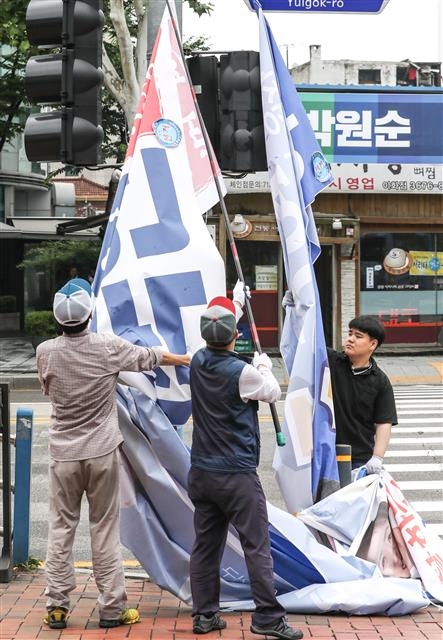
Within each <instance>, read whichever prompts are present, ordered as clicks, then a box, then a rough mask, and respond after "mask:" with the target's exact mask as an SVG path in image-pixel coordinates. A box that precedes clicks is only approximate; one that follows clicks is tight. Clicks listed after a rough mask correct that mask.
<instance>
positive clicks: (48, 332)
mask: <svg viewBox="0 0 443 640" xmlns="http://www.w3.org/2000/svg"><path fill="white" fill-rule="evenodd" d="M25 331H26V333H27V334H28V335H29V337H30V340H31V343H32V346H33V347H34V349H36V348H37V345H39V344H40V342H44V341H45V340H48V339H49V338H54V337H55V336H56V335H57V323H56V321H55V318H54V314H53V313H52V311H29V312H28V313H27V314H26V316H25Z"/></svg>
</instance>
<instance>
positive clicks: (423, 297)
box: [360, 233, 443, 344]
mask: <svg viewBox="0 0 443 640" xmlns="http://www.w3.org/2000/svg"><path fill="white" fill-rule="evenodd" d="M360 266H361V269H360V273H361V281H360V291H361V312H362V313H364V314H368V315H373V316H376V317H378V318H379V319H380V320H381V321H382V322H383V323H384V325H385V328H386V332H387V340H386V341H387V342H390V343H431V344H434V343H436V342H438V341H439V336H441V335H442V334H443V234H441V233H383V234H381V233H369V234H367V235H365V236H363V237H362V238H361V265H360Z"/></svg>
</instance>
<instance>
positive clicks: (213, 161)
mask: <svg viewBox="0 0 443 640" xmlns="http://www.w3.org/2000/svg"><path fill="white" fill-rule="evenodd" d="M166 3H167V6H168V9H169V13H170V16H171V21H172V24H173V26H174V31H175V35H176V38H177V41H178V43H179V45H180V53H181V56H182V61H183V66H184V68H185V71H186V75H187V78H188V82H189V84H190V85H191V86H192V79H191V76H190V73H189V69H188V65H187V64H186V60H185V56H184V54H183V49H182V47H181V43H180V34H179V32H178V30H177V25H176V24H175V20H174V16H173V14H172V11H171V6H170V3H169V0H166ZM192 95H193V98H194V105H195V110H196V113H197V115H198V120H199V123H200V127H201V130H202V133H203V138H204V141H205V145H206V150H207V152H208V158H209V161H210V163H211V169H212V175H213V177H214V182H215V185H216V188H217V193H218V199H219V202H220V208H221V210H222V213H223V218H224V221H225V228H226V233H227V235H228V240H229V245H230V247H231V252H232V258H233V260H234V265H235V269H236V272H237V276H238V278H239V280H241V281H242V282H243V283H244V281H245V279H244V277H243V271H242V268H241V264H240V259H239V257H238V252H237V247H236V245H235V240H234V235H233V233H232V229H231V225H230V220H229V215H228V211H227V209H226V205H225V201H224V198H223V193H222V190H221V187H220V183H219V178H218V175H217V163H216V159H215V156H214V152H213V149H212V145H211V142H210V140H209V136H208V132H207V131H206V127H205V123H204V121H203V117H202V114H201V112H200V108H199V106H198V102H197V98H196V97H195V94H194V92H192ZM245 309H246V315H247V316H248V321H249V325H250V327H251V334H252V338H253V340H254V346H255V350H256V351H258V353H262V348H261V345H260V340H259V337H258V333H257V327H256V325H255V320H254V316H253V314H252V308H251V303H250V302H249V298H248V296H247V295H246V294H245ZM269 406H270V409H271V415H272V420H273V423H274V429H275V437H276V441H277V444H278V446H279V447H282V446H283V445H285V444H286V440H285V436H284V434H283V433H282V430H281V426H280V422H279V419H278V414H277V409H276V408H275V404H274V403H270V405H269Z"/></svg>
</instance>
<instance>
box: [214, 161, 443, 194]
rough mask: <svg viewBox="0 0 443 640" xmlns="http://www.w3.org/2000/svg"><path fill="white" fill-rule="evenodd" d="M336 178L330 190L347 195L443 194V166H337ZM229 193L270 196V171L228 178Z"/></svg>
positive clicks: (332, 167) (328, 189) (226, 181)
mask: <svg viewBox="0 0 443 640" xmlns="http://www.w3.org/2000/svg"><path fill="white" fill-rule="evenodd" d="M331 171H332V175H333V178H334V181H333V182H332V184H330V185H329V186H328V187H327V188H326V189H325V193H327V192H328V191H329V192H337V193H338V192H340V193H343V192H346V193H352V192H354V193H412V194H416V195H417V194H419V195H420V194H427V193H440V194H441V193H443V165H441V164H440V165H435V164H428V165H421V164H417V165H414V164H394V163H392V164H369V163H368V164H367V163H361V164H360V163H358V164H347V163H345V164H335V163H333V164H332V165H331ZM225 185H226V188H227V190H228V193H270V191H271V185H270V183H269V177H268V173H267V171H258V172H256V173H250V174H247V175H246V176H244V177H243V178H233V177H230V178H225Z"/></svg>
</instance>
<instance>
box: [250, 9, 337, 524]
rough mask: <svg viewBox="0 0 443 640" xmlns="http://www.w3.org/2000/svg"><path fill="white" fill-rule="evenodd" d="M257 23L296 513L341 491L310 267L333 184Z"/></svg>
mask: <svg viewBox="0 0 443 640" xmlns="http://www.w3.org/2000/svg"><path fill="white" fill-rule="evenodd" d="M259 21H260V70H261V88H262V102H263V122H264V130H265V143H266V154H267V158H268V171H269V179H270V183H271V192H272V198H273V202H274V210H275V216H276V220H277V224H278V228H279V233H280V239H281V243H282V248H283V257H284V264H285V272H286V280H287V283H288V288H289V290H290V291H291V293H292V297H293V300H294V305H293V306H292V307H288V308H287V313H286V317H285V322H284V326H283V334H282V341H281V345H280V350H281V353H282V356H283V358H284V361H285V364H286V368H287V370H288V374H289V385H288V392H287V395H286V400H285V419H284V422H283V432H284V433H285V435H286V440H287V444H286V446H285V447H283V448H280V449H278V450H277V451H276V453H275V458H274V467H275V469H276V473H277V480H278V483H279V486H280V489H281V491H282V495H283V497H284V499H285V502H286V505H287V507H288V509H289V511H291V512H297V511H299V510H300V509H301V508H304V507H306V506H308V505H310V504H312V502H313V501H316V500H319V499H320V498H321V497H322V496H324V495H327V494H328V493H331V492H332V491H335V490H336V489H337V488H338V486H339V482H338V471H337V463H336V456H335V428H334V417H333V409H332V398H331V392H330V372H329V365H328V359H327V353H326V345H325V339H324V331H323V324H322V318H321V310H320V304H319V295H318V289H317V283H316V279H315V274H314V267H313V263H314V261H315V259H316V258H317V256H318V255H319V252H320V245H319V241H318V237H317V230H316V227H315V222H314V216H313V214H312V210H311V208H310V204H311V202H312V201H313V200H314V198H315V196H316V194H317V193H319V192H320V191H322V190H323V189H324V188H325V187H327V186H328V184H330V183H331V182H332V176H331V173H330V169H329V165H328V163H327V162H326V161H325V159H324V157H323V155H322V153H321V150H320V147H319V145H318V143H317V141H316V139H315V136H314V133H313V131H312V127H311V126H310V124H309V120H308V118H307V115H306V113H305V110H304V108H303V105H302V103H301V101H300V99H299V97H298V95H297V92H296V90H295V87H294V85H293V82H292V80H291V77H290V75H289V73H288V70H287V69H286V66H285V64H284V62H283V59H282V57H281V55H280V52H279V50H278V47H277V45H276V43H275V41H274V38H273V36H272V33H271V31H270V29H269V25H268V24H267V22H266V20H265V18H264V16H263V13H262V12H261V11H259ZM295 486H296V487H297V491H294V487H295Z"/></svg>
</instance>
